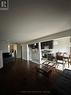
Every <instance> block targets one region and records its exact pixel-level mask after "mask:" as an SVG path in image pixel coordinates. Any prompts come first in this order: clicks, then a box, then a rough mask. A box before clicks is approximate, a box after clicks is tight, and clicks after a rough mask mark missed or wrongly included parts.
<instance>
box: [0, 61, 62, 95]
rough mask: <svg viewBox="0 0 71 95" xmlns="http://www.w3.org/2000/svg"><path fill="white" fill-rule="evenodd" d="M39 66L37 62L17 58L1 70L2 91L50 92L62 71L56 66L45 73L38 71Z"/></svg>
mask: <svg viewBox="0 0 71 95" xmlns="http://www.w3.org/2000/svg"><path fill="white" fill-rule="evenodd" d="M37 66H38V64H36V63H33V62H29V63H28V62H27V61H25V60H22V61H21V60H20V59H19V60H18V59H17V60H16V62H14V63H10V64H9V65H8V66H7V67H5V68H4V69H2V70H0V93H2V94H3V95H7V94H9V95H11V94H12V95H14V94H15V95H19V94H23V93H27V92H29V93H30V91H32V93H35V91H36V93H48V94H49V93H50V89H51V88H52V87H53V86H54V84H55V82H56V80H57V78H58V76H59V75H60V73H61V72H60V71H58V70H56V69H55V68H54V69H52V72H49V74H46V75H44V74H41V73H39V72H37V69H36V67H37ZM2 94H1V95H2Z"/></svg>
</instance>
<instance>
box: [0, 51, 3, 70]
mask: <svg viewBox="0 0 71 95" xmlns="http://www.w3.org/2000/svg"><path fill="white" fill-rule="evenodd" d="M1 68H3V58H2V50H0V69H1Z"/></svg>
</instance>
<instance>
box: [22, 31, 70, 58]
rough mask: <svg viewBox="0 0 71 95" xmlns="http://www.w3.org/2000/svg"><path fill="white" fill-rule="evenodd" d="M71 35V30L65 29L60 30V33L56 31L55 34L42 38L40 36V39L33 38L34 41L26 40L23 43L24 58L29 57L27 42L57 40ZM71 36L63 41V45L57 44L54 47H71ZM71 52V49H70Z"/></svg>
mask: <svg viewBox="0 0 71 95" xmlns="http://www.w3.org/2000/svg"><path fill="white" fill-rule="evenodd" d="M70 35H71V31H70V30H69V31H63V32H60V33H55V34H52V35H49V36H46V37H42V38H39V39H35V40H32V41H29V42H26V43H25V44H23V59H27V44H33V43H38V42H42V41H48V40H55V39H58V38H63V37H69V36H70ZM68 41H69V38H68V39H66V40H65V42H64V40H63V41H61V46H60V45H59V46H55V47H54V48H58V47H60V48H62V47H65V48H68V49H69V47H68V46H69V43H68ZM68 52H69V51H68Z"/></svg>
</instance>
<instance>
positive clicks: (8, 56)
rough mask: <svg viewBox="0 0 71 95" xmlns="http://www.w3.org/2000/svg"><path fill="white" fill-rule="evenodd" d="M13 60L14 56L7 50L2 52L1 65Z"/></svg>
mask: <svg viewBox="0 0 71 95" xmlns="http://www.w3.org/2000/svg"><path fill="white" fill-rule="evenodd" d="M14 61H15V58H14V57H12V54H11V53H9V52H6V53H3V65H4V66H5V65H6V64H9V63H12V62H14Z"/></svg>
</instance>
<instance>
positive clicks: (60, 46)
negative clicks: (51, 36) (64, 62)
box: [53, 37, 70, 54]
mask: <svg viewBox="0 0 71 95" xmlns="http://www.w3.org/2000/svg"><path fill="white" fill-rule="evenodd" d="M69 44H70V37H63V38H59V39H55V40H54V45H53V53H56V52H67V53H68V54H70V46H69Z"/></svg>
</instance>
